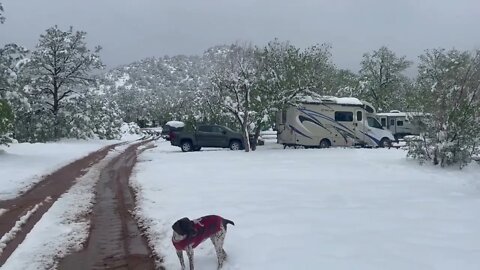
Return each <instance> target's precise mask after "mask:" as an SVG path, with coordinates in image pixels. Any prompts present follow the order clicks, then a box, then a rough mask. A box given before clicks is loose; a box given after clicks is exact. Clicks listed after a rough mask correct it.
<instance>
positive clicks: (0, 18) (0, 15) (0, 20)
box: [0, 3, 5, 24]
mask: <svg viewBox="0 0 480 270" xmlns="http://www.w3.org/2000/svg"><path fill="white" fill-rule="evenodd" d="M3 12H4V10H3V6H2V3H0V24H2V23H4V22H5V16H3Z"/></svg>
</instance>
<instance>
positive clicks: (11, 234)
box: [0, 197, 51, 255]
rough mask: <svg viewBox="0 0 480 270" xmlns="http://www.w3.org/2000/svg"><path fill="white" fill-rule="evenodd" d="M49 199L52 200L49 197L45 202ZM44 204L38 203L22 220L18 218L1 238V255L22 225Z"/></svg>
mask: <svg viewBox="0 0 480 270" xmlns="http://www.w3.org/2000/svg"><path fill="white" fill-rule="evenodd" d="M49 200H51V198H50V197H47V198H46V199H45V201H44V202H48V201H49ZM42 205H43V202H41V203H37V204H36V205H35V206H34V207H33V208H32V209H30V210H28V211H27V213H25V215H23V216H22V217H21V218H20V220H17V221H16V222H15V225H14V226H13V228H12V229H10V231H8V232H7V233H5V234H4V235H3V236H2V238H0V255H1V254H2V253H3V249H4V248H5V247H6V246H7V244H8V242H10V241H12V240H13V239H14V238H15V236H16V235H17V233H18V232H19V231H21V230H22V226H23V225H25V223H27V221H28V219H30V217H31V216H32V215H33V214H34V213H35V212H37V210H38V208H39V207H41V206H42Z"/></svg>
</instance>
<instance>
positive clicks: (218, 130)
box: [212, 127, 223, 133]
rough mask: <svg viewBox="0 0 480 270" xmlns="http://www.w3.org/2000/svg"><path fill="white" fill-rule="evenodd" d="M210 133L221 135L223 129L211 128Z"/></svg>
mask: <svg viewBox="0 0 480 270" xmlns="http://www.w3.org/2000/svg"><path fill="white" fill-rule="evenodd" d="M212 132H214V133H222V132H223V128H221V127H212Z"/></svg>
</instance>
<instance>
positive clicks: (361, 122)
mask: <svg viewBox="0 0 480 270" xmlns="http://www.w3.org/2000/svg"><path fill="white" fill-rule="evenodd" d="M365 118H366V115H365V114H364V112H363V110H357V111H355V124H354V125H355V135H356V136H357V138H358V140H359V143H363V142H365V133H366V130H365V129H366V127H365Z"/></svg>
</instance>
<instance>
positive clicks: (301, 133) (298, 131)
mask: <svg viewBox="0 0 480 270" xmlns="http://www.w3.org/2000/svg"><path fill="white" fill-rule="evenodd" d="M289 126H290V128H291V129H292V130H293V131H295V132H297V133H298V134H300V135H302V136H305V137H307V138H309V139H312V137H310V136H308V135H305V134H303V132H301V131H300V130H298V129H296V128H295V127H294V126H292V125H289Z"/></svg>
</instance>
